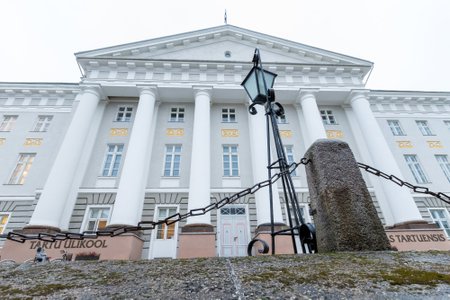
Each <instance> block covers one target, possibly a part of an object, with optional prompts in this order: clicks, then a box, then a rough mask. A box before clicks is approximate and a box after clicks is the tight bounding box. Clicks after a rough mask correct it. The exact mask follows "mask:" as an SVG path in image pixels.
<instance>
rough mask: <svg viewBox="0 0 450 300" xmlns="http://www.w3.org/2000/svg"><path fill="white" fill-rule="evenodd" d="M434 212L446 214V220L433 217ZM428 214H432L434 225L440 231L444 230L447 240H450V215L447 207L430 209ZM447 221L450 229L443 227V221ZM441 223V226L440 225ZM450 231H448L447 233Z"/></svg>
mask: <svg viewBox="0 0 450 300" xmlns="http://www.w3.org/2000/svg"><path fill="white" fill-rule="evenodd" d="M432 211H443V212H444V218H439V219H435V218H434V217H433V213H432ZM428 212H429V214H430V218H431V220H432V222H433V223H434V224H436V225H437V226H438V227H439V228H440V229H442V230H443V231H444V233H445V235H446V237H447V239H449V238H450V214H449V212H448V210H447V209H446V208H445V207H428ZM443 220H444V221H446V222H447V225H448V227H449V228H445V227H444V225H442V223H441V222H442V221H443ZM438 223H439V224H438ZM447 230H448V231H447Z"/></svg>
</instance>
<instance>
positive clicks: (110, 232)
mask: <svg viewBox="0 0 450 300" xmlns="http://www.w3.org/2000/svg"><path fill="white" fill-rule="evenodd" d="M309 162H310V160H309V159H307V158H305V157H304V158H302V159H301V160H300V161H299V162H298V163H297V162H293V163H291V164H290V165H289V168H288V169H287V170H286V171H283V172H279V173H276V174H274V175H272V177H270V178H269V179H267V180H264V181H261V182H259V183H257V184H255V185H253V186H252V187H249V188H246V189H244V190H242V191H240V192H237V193H235V194H233V195H231V196H229V197H225V198H223V199H221V200H220V201H219V202H216V203H211V204H210V205H208V206H206V207H203V208H195V209H191V210H190V211H188V212H187V213H184V214H180V213H176V214H174V215H171V216H169V217H167V218H165V219H163V220H159V221H141V222H139V223H138V225H137V226H120V227H114V228H107V229H103V230H97V231H84V232H83V233H75V232H68V231H66V232H58V233H42V232H41V233H34V234H25V233H20V232H13V231H11V232H8V233H7V234H1V235H0V238H6V239H8V240H11V241H15V242H19V243H25V241H28V240H40V241H45V242H55V241H62V240H84V239H96V238H98V237H102V236H109V237H114V236H118V235H121V234H124V233H128V232H137V231H145V230H153V229H155V228H156V227H157V226H158V225H161V224H166V225H171V224H173V223H176V222H180V221H182V220H185V219H187V218H189V217H195V216H201V215H204V214H206V213H208V212H210V211H211V210H213V209H220V208H221V207H223V206H225V205H227V204H230V203H233V202H235V201H236V200H238V199H240V198H242V197H245V196H247V195H251V194H254V193H256V192H257V191H259V190H260V189H262V188H264V187H266V186H268V185H271V184H274V183H275V182H277V181H278V180H279V179H280V178H281V177H282V176H283V175H285V174H286V173H292V172H294V170H295V169H297V168H298V167H299V166H300V165H307V164H308V163H309Z"/></svg>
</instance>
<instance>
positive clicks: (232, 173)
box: [222, 144, 240, 178]
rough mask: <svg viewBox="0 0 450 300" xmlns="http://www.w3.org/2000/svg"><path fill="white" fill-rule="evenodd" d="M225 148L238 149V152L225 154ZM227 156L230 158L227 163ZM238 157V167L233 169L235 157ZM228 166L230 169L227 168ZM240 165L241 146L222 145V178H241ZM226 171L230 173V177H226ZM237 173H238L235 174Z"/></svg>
mask: <svg viewBox="0 0 450 300" xmlns="http://www.w3.org/2000/svg"><path fill="white" fill-rule="evenodd" d="M225 147H229V148H230V149H231V148H232V147H236V152H232V151H228V152H225ZM225 156H227V157H228V162H227V163H226V162H225ZM234 156H235V157H236V163H237V167H236V168H233V157H234ZM226 165H227V167H228V168H226ZM239 166H240V163H239V145H238V144H223V145H222V177H225V178H233V177H234V178H236V177H239V176H240V169H239ZM226 170H228V171H229V175H226V172H225V171H226ZM234 171H236V173H234Z"/></svg>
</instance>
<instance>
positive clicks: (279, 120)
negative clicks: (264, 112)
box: [276, 115, 287, 124]
mask: <svg viewBox="0 0 450 300" xmlns="http://www.w3.org/2000/svg"><path fill="white" fill-rule="evenodd" d="M276 118H277V123H278V124H287V120H286V115H282V116H276Z"/></svg>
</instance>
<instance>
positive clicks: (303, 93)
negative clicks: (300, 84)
mask: <svg viewBox="0 0 450 300" xmlns="http://www.w3.org/2000/svg"><path fill="white" fill-rule="evenodd" d="M319 91H320V89H314V88H306V89H299V90H298V94H297V103H301V102H302V101H303V100H304V99H306V98H309V97H314V98H316V94H317V93H318V92H319Z"/></svg>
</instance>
